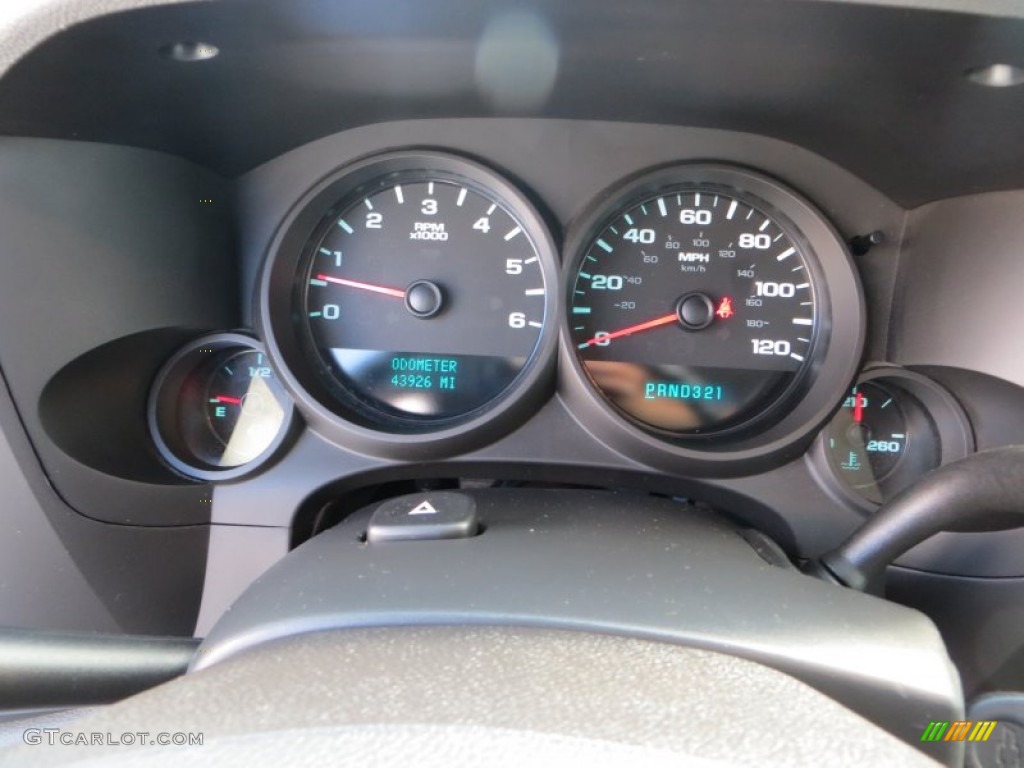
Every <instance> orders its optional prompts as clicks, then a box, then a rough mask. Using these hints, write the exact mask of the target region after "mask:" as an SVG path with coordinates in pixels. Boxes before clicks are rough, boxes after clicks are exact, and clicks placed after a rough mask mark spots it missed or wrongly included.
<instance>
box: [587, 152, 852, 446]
mask: <svg viewBox="0 0 1024 768" xmlns="http://www.w3.org/2000/svg"><path fill="white" fill-rule="evenodd" d="M714 173H717V174H718V177H717V178H723V179H728V178H731V177H730V176H728V175H727V174H729V173H730V172H729V171H728V170H723V169H715V170H713V171H712V172H708V171H707V170H704V169H701V168H695V169H686V168H682V169H680V170H679V171H678V172H677V178H678V179H683V180H682V181H679V180H677V181H676V182H675V183H669V184H667V185H666V186H663V187H661V188H658V189H657V190H656V191H651V190H650V189H649V188H648V187H643V186H642V187H641V192H640V194H639V195H637V196H632V195H628V194H627V195H626V199H625V200H624V201H622V202H619V203H618V204H616V205H615V206H614V207H613V208H612V209H611V211H610V213H609V214H608V215H607V216H606V217H605V218H604V219H603V221H602V223H601V224H600V225H599V226H598V227H597V228H596V229H595V231H594V232H593V235H592V236H591V237H590V238H589V240H588V241H587V242H586V243H585V245H584V248H583V250H582V252H581V253H579V254H578V255H577V259H578V268H577V269H576V271H575V274H573V276H572V277H571V285H570V294H569V299H570V301H569V308H568V313H569V314H568V321H569V328H570V339H571V343H572V346H573V349H574V351H575V354H576V356H577V358H578V360H579V362H580V364H581V366H582V368H583V370H584V371H585V372H586V374H587V375H588V376H589V378H590V380H591V381H592V382H593V384H594V386H595V388H596V390H597V391H598V392H599V393H600V394H601V395H603V396H604V398H605V399H606V400H607V401H608V402H609V403H610V404H611V405H612V406H614V407H615V408H616V409H617V410H618V411H620V412H621V413H622V414H624V415H625V416H626V417H627V418H628V419H630V420H631V421H633V422H634V423H636V424H637V425H639V426H641V427H642V428H645V429H647V430H648V431H654V432H656V433H661V434H666V433H667V435H668V436H670V437H677V438H691V439H692V438H695V437H699V436H703V435H715V434H722V433H724V432H728V431H730V430H732V431H735V430H737V429H738V428H740V427H744V428H746V427H749V426H750V425H751V424H752V423H754V422H762V421H764V420H766V419H770V418H776V419H777V418H781V416H782V415H784V409H783V404H784V402H785V401H792V400H793V399H795V397H796V396H797V394H798V390H799V387H800V385H801V382H802V381H804V379H806V377H807V375H808V372H809V371H811V370H812V369H813V368H814V366H815V364H816V363H817V362H818V361H820V360H821V359H822V357H823V356H824V354H825V353H826V351H827V342H828V336H829V320H828V318H829V309H828V306H827V295H826V293H825V292H824V291H823V290H822V289H821V287H820V286H819V282H820V281H819V278H818V275H819V266H818V261H817V256H816V253H815V248H814V246H812V244H811V243H810V242H809V241H808V239H807V238H806V237H805V236H804V234H803V233H802V232H801V231H800V230H799V229H797V227H796V226H795V225H794V224H793V223H792V221H791V220H790V219H789V218H788V217H787V215H786V214H785V212H784V211H783V210H781V209H779V208H778V207H776V206H773V205H771V204H769V203H767V202H766V201H764V200H761V199H759V198H757V197H755V196H754V195H752V194H747V193H744V192H741V191H740V190H738V189H736V188H734V187H731V186H726V185H725V184H721V183H712V182H709V181H703V180H702V179H704V178H716V177H715V176H713V174H714ZM663 175H664V174H661V175H660V176H659V178H661V176H663ZM688 175H690V176H693V177H694V180H685V177H686V176H688ZM788 200H789V198H787V197H786V196H785V194H784V193H780V195H779V203H780V204H783V205H785V204H787V201H788ZM788 204H789V205H793V204H794V203H791V202H790V203H788ZM830 247H834V246H831V245H830Z"/></svg>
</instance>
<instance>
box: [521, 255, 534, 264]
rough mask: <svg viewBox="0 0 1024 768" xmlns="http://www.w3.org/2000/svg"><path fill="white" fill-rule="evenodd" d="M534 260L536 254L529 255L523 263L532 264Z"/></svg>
mask: <svg viewBox="0 0 1024 768" xmlns="http://www.w3.org/2000/svg"><path fill="white" fill-rule="evenodd" d="M535 261H537V257H536V256H531V257H530V258H528V259H527V260H526V261H524V262H523V264H533V262H535Z"/></svg>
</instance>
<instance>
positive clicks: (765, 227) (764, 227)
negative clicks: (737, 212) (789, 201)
mask: <svg viewBox="0 0 1024 768" xmlns="http://www.w3.org/2000/svg"><path fill="white" fill-rule="evenodd" d="M771 223H772V220H771V219H765V220H764V224H762V225H761V226H760V227H758V228H757V231H758V232H764V231H765V230H766V229H768V225H769V224H771Z"/></svg>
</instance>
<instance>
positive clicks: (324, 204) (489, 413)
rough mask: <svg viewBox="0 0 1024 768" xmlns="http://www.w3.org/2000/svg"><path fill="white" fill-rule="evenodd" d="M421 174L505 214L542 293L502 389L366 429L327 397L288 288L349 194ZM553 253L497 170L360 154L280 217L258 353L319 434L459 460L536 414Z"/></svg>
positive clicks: (392, 454) (358, 445)
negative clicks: (515, 223)
mask: <svg viewBox="0 0 1024 768" xmlns="http://www.w3.org/2000/svg"><path fill="white" fill-rule="evenodd" d="M412 172H423V173H425V174H432V173H436V174H440V175H443V176H445V177H447V178H456V179H462V180H464V181H465V183H467V184H469V185H472V186H473V187H475V188H478V189H483V190H486V192H487V193H488V195H490V196H491V197H495V198H497V199H498V200H500V201H501V202H502V204H503V205H505V206H507V208H508V209H509V210H511V211H513V212H514V213H515V215H516V217H517V218H518V219H519V220H520V221H521V222H522V227H523V229H524V230H525V232H526V233H527V234H528V236H529V237H530V238H531V240H532V242H533V244H534V247H535V248H536V250H537V253H538V256H539V260H540V266H541V271H542V274H543V278H544V284H545V286H546V287H547V293H546V307H545V313H544V320H543V327H542V328H541V330H540V334H539V337H538V339H537V342H536V345H535V347H534V352H533V354H532V356H531V357H530V359H529V360H528V362H527V363H526V365H525V366H524V368H523V369H522V370H521V371H520V372H519V374H518V375H517V377H516V378H515V380H514V381H513V382H512V383H511V384H510V385H509V386H508V387H507V388H506V389H505V391H504V392H503V393H502V394H501V395H499V396H498V397H496V398H495V399H494V400H491V401H490V402H488V403H487V404H486V405H485V406H483V407H481V408H478V409H477V410H475V411H473V412H471V413H469V414H466V415H465V416H463V417H460V418H457V419H451V420H447V421H444V422H438V423H437V424H432V425H428V426H427V427H426V428H423V429H420V430H417V431H408V430H398V429H396V428H395V426H394V425H393V424H391V423H389V422H387V421H383V420H382V421H380V422H379V423H374V422H373V421H372V420H371V419H367V417H366V415H365V414H363V413H360V412H358V411H356V410H355V409H353V408H352V407H351V406H350V404H347V403H346V402H344V400H342V399H339V398H338V397H337V393H336V392H334V393H332V391H331V388H330V387H329V386H327V385H326V383H325V380H324V373H323V371H320V370H318V369H317V367H316V366H317V364H316V361H315V360H312V359H311V358H310V355H309V342H308V339H306V338H305V336H304V334H303V330H302V324H301V323H299V322H297V318H296V317H295V315H294V303H295V293H294V291H295V288H294V286H295V281H296V277H297V276H298V275H299V273H300V270H301V268H302V264H303V261H304V255H305V249H306V248H307V246H308V243H309V241H310V238H311V237H312V236H313V235H314V233H315V232H316V231H317V229H318V227H320V226H321V224H322V222H323V221H324V218H325V217H326V216H328V215H329V214H330V213H331V212H332V211H333V210H335V209H337V207H338V206H339V204H340V203H342V201H344V200H347V199H351V196H352V194H353V192H354V191H355V190H358V189H361V188H365V187H366V186H367V185H371V184H373V183H374V182H375V181H376V180H378V179H384V178H386V177H388V176H391V175H394V174H404V173H412ZM558 281H559V266H558V249H557V246H556V243H555V239H554V237H553V236H552V234H551V229H550V227H549V226H548V224H547V221H546V220H545V217H544V215H543V214H542V213H541V212H540V208H539V206H538V204H537V202H536V201H534V200H532V199H530V198H529V197H528V196H527V195H526V194H525V193H524V192H523V191H521V190H520V189H519V188H518V187H516V186H515V185H514V184H513V183H512V182H511V181H508V180H507V179H506V178H504V177H503V176H502V175H501V174H500V172H498V171H496V170H493V169H491V168H490V167H488V166H485V165H483V164H481V163H479V162H477V161H475V160H471V159H469V158H466V157H463V156H461V155H458V154H454V153H451V152H449V151H446V150H438V149H408V150H400V151H393V152H386V153H383V154H375V155H371V156H368V157H364V158H362V159H360V160H357V161H355V162H353V163H351V164H348V165H345V166H342V167H340V168H337V169H335V170H333V171H332V172H331V173H330V174H328V175H327V176H326V177H325V178H323V179H322V180H321V181H320V182H319V183H317V184H316V185H315V186H313V188H312V189H310V190H309V191H308V192H307V193H306V194H305V195H304V196H303V197H302V198H301V199H300V200H299V201H298V202H297V203H296V204H295V205H294V206H292V208H291V209H290V210H289V212H288V213H287V214H286V216H285V217H284V219H283V221H282V222H281V224H280V225H279V227H278V228H277V231H276V233H275V235H274V237H273V239H272V241H271V243H270V246H269V248H268V249H267V253H266V256H265V260H264V266H263V270H262V274H261V279H260V284H259V289H258V291H259V295H258V299H257V307H258V324H259V327H260V330H261V334H262V336H263V338H264V339H265V340H266V344H267V352H268V354H269V356H270V358H271V360H272V361H273V362H274V364H275V367H276V368H277V369H278V370H279V371H280V375H281V380H282V382H283V383H284V385H285V388H286V389H287V390H288V391H289V393H290V394H291V395H292V396H293V398H294V399H295V401H296V403H297V405H298V408H299V410H300V411H301V412H302V413H303V415H304V417H305V419H306V422H307V423H308V424H309V425H310V426H311V427H312V428H313V429H314V430H316V431H317V432H318V433H320V434H322V435H323V436H325V437H327V438H328V439H330V440H332V441H334V442H337V443H338V444H340V445H342V446H344V447H347V448H350V449H352V450H354V451H357V452H359V453H365V454H369V455H373V456H379V457H382V458H390V459H401V460H415V459H424V458H439V457H443V456H448V455H454V454H457V453H463V452H466V451H468V450H472V449H473V448H476V447H479V446H481V445H484V444H486V443H488V442H493V441H494V440H497V439H498V438H500V437H501V436H502V435H504V434H506V433H507V432H508V431H510V430H511V429H513V428H514V427H516V426H517V425H519V424H520V423H521V422H522V420H523V419H524V418H525V417H526V416H528V415H529V414H530V413H531V412H532V411H534V410H536V409H537V408H539V407H540V405H541V404H542V403H543V402H544V400H546V399H547V398H548V397H549V396H550V394H551V392H552V391H553V389H554V369H555V362H556V355H555V347H556V346H557V344H558V327H557V318H558V317H559V316H560V315H561V296H560V291H559V290H558V288H557V286H558V285H559V282H558Z"/></svg>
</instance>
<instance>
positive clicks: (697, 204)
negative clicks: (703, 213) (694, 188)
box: [693, 192, 700, 208]
mask: <svg viewBox="0 0 1024 768" xmlns="http://www.w3.org/2000/svg"><path fill="white" fill-rule="evenodd" d="M693 207H694V208H700V192H698V193H697V194H695V195H694V196H693Z"/></svg>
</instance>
